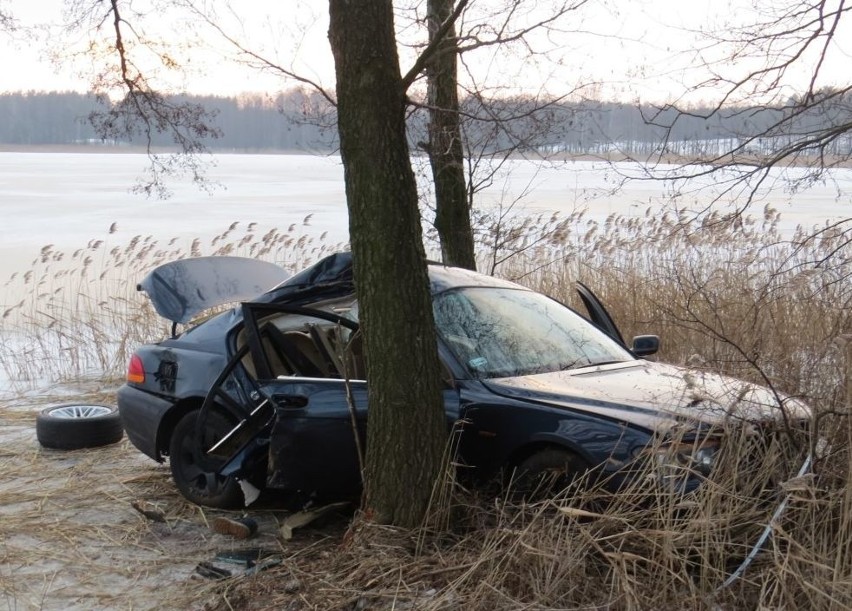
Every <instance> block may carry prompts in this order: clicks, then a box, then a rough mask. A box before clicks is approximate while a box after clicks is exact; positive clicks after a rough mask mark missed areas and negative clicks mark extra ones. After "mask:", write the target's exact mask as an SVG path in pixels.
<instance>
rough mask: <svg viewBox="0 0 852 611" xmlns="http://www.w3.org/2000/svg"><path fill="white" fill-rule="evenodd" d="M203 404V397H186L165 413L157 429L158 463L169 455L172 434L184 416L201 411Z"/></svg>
mask: <svg viewBox="0 0 852 611" xmlns="http://www.w3.org/2000/svg"><path fill="white" fill-rule="evenodd" d="M203 403H204V397H187V398H185V399H181V400H180V401H178V402H177V403H175V404H174V406H173V407H172V408H171V409H170V410H169V411H167V412H166V413H165V415H164V416H163V418H162V420H160V426H159V428H158V429H157V446H156V447H157V457H158V460H159V461H160V462H163V457H164V456H168V454H169V445H170V444H171V441H172V433H173V432H174V430H175V427H176V426H177V423H178V422H180V420H181V418H183V417H184V416H185V415H186V414H188V413H189V412H191V411H193V410H198V409H201V405H202V404H203Z"/></svg>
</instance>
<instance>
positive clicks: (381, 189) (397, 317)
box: [329, 0, 447, 527]
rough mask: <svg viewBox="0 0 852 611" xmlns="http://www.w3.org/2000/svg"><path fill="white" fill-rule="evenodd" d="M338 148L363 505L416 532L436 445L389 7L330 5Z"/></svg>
mask: <svg viewBox="0 0 852 611" xmlns="http://www.w3.org/2000/svg"><path fill="white" fill-rule="evenodd" d="M329 9H330V10H329V13H330V17H331V20H330V26H329V40H330V42H331V48H332V52H333V54H334V63H335V72H336V77H337V103H338V107H337V112H338V130H339V133H340V151H341V157H342V159H343V167H344V176H345V181H346V200H347V205H348V209H349V232H350V242H351V245H352V256H353V261H354V266H355V284H356V294H357V297H358V303H359V319H360V323H361V329H362V333H363V335H364V349H365V359H366V365H367V379H368V381H369V403H370V405H369V418H368V423H367V453H366V466H365V482H364V485H365V510H366V512H367V514H368V515H370V516H371V517H372V519H374V520H376V521H379V522H382V523H390V524H395V525H399V526H409V527H410V526H416V525H418V524H419V523H420V522H421V521H422V518H423V517H424V512H425V510H426V508H427V505H428V501H429V497H430V495H431V492H432V487H433V485H434V483H435V481H436V479H437V477H438V475H439V473H440V468H441V460H442V456H443V450H444V446H445V442H446V439H447V427H446V423H445V416H444V408H443V401H442V398H441V390H440V389H441V378H440V368H439V363H438V356H437V347H436V338H435V329H434V321H433V317H432V300H431V295H430V291H429V280H428V276H427V272H426V262H425V261H426V257H425V252H424V248H423V237H422V227H421V219H420V212H419V210H418V206H417V187H416V183H415V178H414V173H413V171H412V169H411V160H410V155H409V150H408V143H407V140H406V132H405V106H406V97H405V92H404V90H403V85H402V77H401V75H400V70H399V58H398V56H397V51H396V40H395V34H394V24H393V10H392V3H391V1H390V0H380V1H377V0H330V2H329Z"/></svg>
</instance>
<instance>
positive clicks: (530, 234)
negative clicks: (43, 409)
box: [0, 209, 852, 609]
mask: <svg viewBox="0 0 852 611" xmlns="http://www.w3.org/2000/svg"><path fill="white" fill-rule="evenodd" d="M778 220H779V219H778V214H777V213H776V212H775V211H773V210H769V209H767V210H766V211H765V213H764V215H763V216H762V217H761V218H758V219H749V218H741V217H738V218H734V217H730V218H726V217H721V216H719V215H715V214H709V215H706V216H704V217H703V218H699V219H694V218H691V217H687V216H686V215H679V214H677V213H673V212H669V213H667V214H664V213H657V212H656V211H649V213H648V214H647V215H646V216H644V217H632V218H627V217H615V216H614V217H611V218H610V219H608V220H607V222H606V223H603V224H597V223H593V222H587V221H585V220H584V219H583V217H582V215H579V214H578V215H575V216H572V217H569V218H565V219H560V218H541V219H532V220H529V219H528V220H517V221H513V222H514V223H515V224H514V225H513V224H512V223H511V222H508V221H509V220H508V219H502V220H501V222H500V223H499V224H498V223H494V224H493V225H491V226H490V227H486V228H485V229H486V230H485V232H484V235H485V236H490V237H488V238H485V239H484V240H483V246H482V248H483V250H482V252H483V261H487V262H488V263H490V264H494V263H495V262H498V261H499V264H497V265H496V266H495V269H496V273H498V274H500V275H503V276H506V277H509V278H512V279H516V280H518V281H520V282H522V283H525V284H528V285H530V286H533V287H535V288H536V289H538V290H540V291H542V292H545V293H548V294H551V295H553V296H555V297H557V298H559V299H561V300H563V301H566V302H572V303H573V301H574V296H573V293H572V291H573V289H572V283H573V281H574V280H575V279H582V280H584V281H585V282H586V283H587V284H589V285H590V286H592V287H593V288H594V289H595V291H596V292H597V293H598V294H599V295H600V296H601V297H602V299H603V300H604V302H605V303H606V304H607V305H608V306H609V307H610V312H611V314H612V315H613V318H614V319H615V320H616V321H617V322H618V323H619V324H620V325H621V327H622V331H623V332H624V334H625V336H626V337H628V338H629V337H630V336H632V335H634V334H640V333H657V334H659V335H660V336H661V337H662V340H663V349H662V352H661V356H660V358H661V359H662V360H667V361H671V362H675V363H680V364H684V363H688V364H690V365H691V366H694V367H696V368H699V369H709V370H714V371H722V372H724V373H728V374H732V375H735V376H737V377H740V378H745V379H748V380H751V381H756V382H759V383H761V384H763V385H767V386H769V387H771V388H772V389H775V390H777V391H778V392H784V393H788V394H791V395H793V396H795V397H797V398H800V399H802V400H805V401H807V402H808V403H809V404H810V405H811V406H812V407H813V408H814V410H815V414H816V415H815V418H814V420H813V423H812V426H811V431H810V433H811V434H810V435H809V436H806V438H801V437H800V438H797V441H798V442H799V443H800V444H801V446H800V448H801V449H802V450H803V451H807V450H815V449H816V448H817V446H819V447H820V448H822V449H823V452H822V453H821V454H819V456H818V459H817V460H816V461H815V464H814V472H813V474H805V475H803V476H801V477H796V472H797V469H798V466H799V463H798V462H797V461H800V460H801V456H802V455H801V454H799V453H794V454H795V456H792V455H785V456H784V457H783V460H779V459H778V455H777V454H773V455H774V456H776V458H775V459H773V460H772V461H771V465H772V466H771V470H772V471H773V474H772V476H771V477H770V475H769V472H768V470H770V467H769V466H767V465H769V464H770V463H766V462H761V463H759V464H755V463H750V464H749V465H746V466H744V465H742V464H739V463H737V462H736V461H734V462H732V463H730V465H729V466H728V469H729V471H727V475H725V476H722V475H720V476H719V478H718V479H717V480H716V483H715V484H714V485H713V486H706V487H705V488H703V489H702V490H700V491H699V492H698V493H697V494H694V495H691V496H689V497H688V498H686V499H684V498H682V497H680V496H678V495H674V494H671V495H666V494H661V495H657V496H656V497H654V499H653V502H648V491H647V490H644V489H634V490H630V491H627V492H626V493H624V494H620V495H618V496H617V497H612V498H609V499H606V502H602V499H601V498H600V496H599V493H597V492H595V491H588V490H581V489H577V490H573V491H569V493H567V494H565V495H564V496H562V497H560V498H557V499H550V500H546V501H542V502H539V503H534V504H520V505H519V504H514V503H509V502H507V501H506V500H505V499H504V498H503V497H499V496H490V497H489V496H485V495H479V496H477V495H475V494H473V493H470V492H468V491H464V490H460V489H458V488H456V487H451V488H450V489H449V490H450V492H449V493H446V494H442V495H441V499H442V500H441V501H440V502H438V501H436V503H435V507H434V508H433V509H434V512H435V514H434V515H435V518H434V520H433V521H432V526H431V527H429V528H424V529H422V530H418V531H413V532H409V531H399V530H395V529H389V528H385V527H381V526H377V525H375V524H371V523H370V522H369V520H364V519H362V518H363V517H358V518H356V520H355V521H354V522H353V523H352V526H351V528H348V529H347V526H346V524H345V523H343V524H341V523H336V524H333V527H332V528H331V530H329V531H328V532H329V535H330V536H329V537H327V538H320V535H318V534H317V533H316V532H313V533H311V534H310V535H299V536H296V537H295V538H294V539H293V541H291V542H286V543H285V542H283V540H281V539H280V538H279V537H278V536H276V533H277V532H278V526H279V524H280V520H281V517H282V514H281V513H280V512H275V511H270V512H269V513H267V514H264V513H262V512H261V514H260V515H262V516H265V517H264V520H266V522H265V523H264V524H262V525H261V532H265V533H267V534H269V536H270V540H269V542H270V544H274V545H275V546H277V549H278V550H279V551H280V553H281V554H282V556H283V558H284V561H283V562H282V564H281V565H280V566H279V567H276V568H272V569H269V570H268V571H266V572H264V573H262V574H259V575H257V576H256V577H252V578H251V579H245V578H233V579H228V580H225V581H223V582H215V583H211V582H207V581H200V582H199V581H195V580H192V579H190V575H191V573H192V570H193V567H194V566H195V563H197V562H198V561H199V557H203V556H204V555H205V554H208V553H209V552H210V551H211V550H213V549H214V548H216V547H217V545H221V544H222V541H221V540H220V539H216V537H219V535H215V536H213V535H211V534H210V533H209V530H208V529H207V527H206V525H205V519H206V517H207V514H206V513H205V512H203V511H201V510H199V509H198V508H196V507H192V506H188V505H186V504H185V503H182V502H181V501H180V500H179V498H178V496H177V495H176V493H175V492H174V489H173V486H172V484H171V482H170V481H169V480H168V476H167V470H166V469H165V468H163V467H160V466H157V465H155V464H153V463H151V462H150V461H148V460H147V459H144V458H143V457H141V456H140V455H139V454H138V453H137V452H135V450H133V449H132V448H131V447H129V445H128V443H127V442H126V441H125V442H122V443H121V444H118V445H116V446H112V447H109V448H104V449H101V450H93V451H88V452H80V453H77V452H75V453H65V454H63V453H51V452H47V451H45V450H41V449H39V448H38V447H37V446H36V445H35V441H34V435H33V434H32V431H31V423H32V422H33V421H34V418H35V413H34V411H33V409H34V407H35V406H36V405H37V404H40V403H43V400H42V399H29V400H24V401H19V402H15V403H14V404H13V402H12V401H11V399H10V400H9V402H8V404H7V408H6V409H4V410H3V411H2V418H3V429H2V435H3V444H2V450H0V481H2V482H3V484H0V498H1V499H2V502H1V503H0V507H2V509H0V511H2V513H3V519H2V521H0V550H2V558H3V560H2V563H0V583H2V585H3V591H4V595H5V596H6V599H7V601H11V602H9V603H8V605H7V606H8V607H9V608H19V609H20V608H40V607H44V608H74V607H78V608H92V607H97V608H105V607H133V608H201V607H204V606H205V605H207V606H208V608H216V609H231V608H252V609H255V608H256V609H552V608H607V609H647V608H660V609H683V608H698V609H703V608H706V609H711V608H712V609H741V608H813V609H845V608H850V607H852V552H850V550H852V491H850V487H849V486H848V485H847V483H848V480H849V472H850V466H852V456H850V454H849V447H850V441H852V439H850V437H851V436H852V432H850V431H852V427H850V423H849V414H850V409H852V374H850V369H852V348H850V346H852V342H850V341H849V339H848V336H849V334H852V281H850V280H852V252H850V237H852V236H850V231H851V230H850V228H849V227H848V226H844V225H838V226H834V227H823V228H816V230H813V228H803V229H801V230H800V231H799V232H798V233H797V234H796V235H794V236H792V237H790V236H781V235H780V233H779V231H778ZM240 231H242V233H240ZM288 240H289V241H288ZM320 242H321V241H320ZM175 246H176V245H174V244H172V245H170V246H169V247H161V246H159V245H157V244H156V243H155V242H154V241H153V240H152V239H150V238H149V239H147V240H146V239H142V238H139V239H138V240H136V241H135V242H134V243H133V244H129V245H122V246H118V245H114V246H112V247H111V248H112V250H106V245H96V242H92V243H90V245H89V246H88V248H87V249H83V251H82V252H80V253H79V254H75V255H71V256H67V255H64V254H63V253H56V252H53V251H52V249H50V248H49V247H46V250H45V251H44V252H43V256H42V258H41V259H40V260H39V261H36V262H35V263H34V267H33V270H31V271H30V272H29V274H28V275H27V274H25V275H24V276H20V277H17V278H14V279H12V280H11V281H10V283H9V284H8V285H7V290H9V291H12V292H15V291H17V292H18V294H20V295H21V297H20V300H22V301H21V303H17V304H14V305H12V306H10V307H9V308H7V310H6V312H5V315H4V317H3V319H2V324H3V327H2V332H3V334H4V337H16V336H17V337H20V338H21V340H20V342H19V343H18V344H15V343H14V342H12V343H9V342H4V343H3V344H2V347H0V363H2V366H3V369H4V370H5V371H6V373H7V375H8V376H9V377H10V378H12V379H15V380H17V384H18V388H27V387H34V386H36V387H37V386H38V384H39V383H40V381H43V379H45V378H49V379H51V380H61V379H78V378H85V377H86V375H87V373H90V372H93V371H100V372H104V371H106V372H108V374H109V375H111V376H120V375H121V373H122V371H123V368H124V363H125V362H126V359H127V356H128V354H129V351H130V350H132V349H133V347H134V346H135V345H137V344H138V343H140V342H144V341H148V340H150V339H152V338H156V337H160V336H163V335H165V334H166V333H167V329H165V328H164V327H163V326H162V323H161V322H160V321H157V320H156V316H155V315H154V313H153V312H151V311H150V309H148V306H147V305H146V304H145V300H144V299H142V298H141V297H140V296H137V295H136V294H135V291H133V288H134V287H135V282H136V281H137V280H138V279H139V278H140V277H141V276H142V275H143V274H144V273H147V271H148V270H149V269H150V268H151V267H153V266H154V265H156V264H158V263H160V262H164V261H165V260H169V259H171V258H175V257H177V256H183V255H188V254H211V253H218V254H244V255H249V256H261V257H263V258H268V259H271V260H276V261H277V262H279V263H284V264H287V265H293V266H294V267H301V266H303V265H304V263H306V262H307V261H308V260H311V259H315V258H318V257H319V256H321V255H322V254H323V253H325V252H328V250H333V249H334V247H328V248H327V247H325V246H322V245H321V243H316V242H310V241H309V240H308V239H307V238H305V239H304V240H302V238H297V237H296V234H295V228H291V230H290V231H289V232H284V233H282V234H276V235H268V236H255V235H254V234H252V232H251V230H250V228H245V229H244V230H241V229H238V228H237V226H236V225H233V226H232V227H231V228H229V229H228V230H227V231H226V232H224V233H223V234H222V235H220V236H217V238H216V239H215V240H214V241H213V243H212V244H209V245H201V244H194V245H191V246H190V248H189V249H176V248H175ZM173 248H175V249H174V250H173ZM294 252H295V253H297V254H295V255H294V254H293V253H294ZM87 261H88V262H87ZM60 263H66V264H68V271H67V272H62V273H61V275H60V272H58V271H55V270H56V269H57V266H58V265H59V264H60ZM31 287H37V290H35V291H32V292H30V291H31ZM69 287H71V288H69ZM27 294H29V295H31V296H30V297H26V296H25V295H27ZM69 295H70V297H69ZM16 301H17V300H16ZM16 346H24V352H23V353H21V352H20V348H18V347H16ZM57 354H61V355H68V356H67V358H66V359H64V360H65V363H63V364H60V363H58V362H57V359H56V355H57ZM52 400H53V399H52ZM743 443H744V442H743ZM731 447H734V448H739V447H742V446H741V445H738V444H731ZM826 448H827V450H826ZM756 481H759V482H770V483H769V485H768V488H767V489H766V490H765V491H764V492H763V493H762V494H757V493H756V490H757V489H758V487H755V486H753V485H750V484H749V482H756ZM785 497H786V498H788V505H787V508H786V511H785V512H784V513H783V515H782V516H781V517H780V518H778V519H776V520H773V519H772V517H773V511H774V509H775V507H776V506H777V503H778V502H779V501H780V500H781V499H783V498H785ZM136 498H145V499H147V500H150V501H153V502H155V503H159V504H160V505H161V506H162V508H163V510H164V515H165V516H166V523H165V525H159V524H156V523H150V522H148V521H145V520H144V519H143V518H142V517H141V516H140V515H139V514H138V513H137V512H135V511H134V510H133V508H132V507H131V506H130V502H131V501H132V500H134V499H136ZM766 524H771V529H770V531H771V535H770V536H769V537H768V539H767V542H766V545H765V546H764V549H763V551H762V552H761V554H759V555H758V556H757V559H756V560H755V562H754V563H753V564H751V565H750V566H749V567H748V569H747V570H746V571H745V572H744V573H743V574H742V576H741V577H739V578H737V579H736V580H734V581H733V582H732V583H730V584H729V585H723V584H725V581H726V579H727V578H728V577H729V576H730V575H731V573H732V571H734V570H735V569H736V567H737V565H738V564H739V562H740V561H742V559H744V558H745V557H746V555H747V554H748V550H749V547H750V546H751V545H753V543H754V542H755V541H756V539H757V538H758V536H759V535H760V534H761V532H762V530H763V528H764V526H765V525H766ZM255 544H256V543H253V545H255ZM152 601H156V602H152ZM158 603H159V604H158Z"/></svg>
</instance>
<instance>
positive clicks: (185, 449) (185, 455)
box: [169, 410, 243, 509]
mask: <svg viewBox="0 0 852 611" xmlns="http://www.w3.org/2000/svg"><path fill="white" fill-rule="evenodd" d="M197 418H198V410H195V411H192V412H189V413H188V414H186V415H185V416H184V417H183V418H181V419H180V421H179V422H178V423H177V426H175V428H174V431H172V438H171V441H170V443H169V466H170V467H171V470H172V477H173V478H174V480H175V485H176V486H177V488H178V490H180V493H181V494H182V495H183V496H184V497H186V499H187V500H189V501H192V502H193V503H195V504H196V505H205V506H207V507H216V508H219V509H236V508H238V507H241V506H242V503H243V492H242V489H241V488H240V485H239V483H238V482H237V480H236V479H235V478H233V477H222V476H221V475H217V474H216V472H215V471H210V470H209V469H210V468H211V466H210V465H207V464H205V465H204V466H202V465H199V464H198V462H197V460H196V456H197V454H196V452H197V450H196V448H198V447H199V444H203V445H202V446H201V447H209V446H211V445H212V444H213V443H214V442H215V441H217V440H218V439H221V438H222V436H224V435H225V434H226V433H227V432H228V431H230V430H231V429H232V428H233V425H232V424H230V423H229V422H228V421H227V420H226V419H225V418H223V417H222V416H220V415H218V414H215V413H212V414H209V415H208V417H207V426H206V427H205V430H204V432H203V436H204V439H201V440H198V439H196V430H195V421H196V419H197ZM214 468H215V465H214Z"/></svg>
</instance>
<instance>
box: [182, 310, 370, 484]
mask: <svg viewBox="0 0 852 611" xmlns="http://www.w3.org/2000/svg"><path fill="white" fill-rule="evenodd" d="M241 307H242V310H243V318H244V325H243V327H242V329H241V330H239V331H238V332H237V333H236V334H235V336H234V337H233V344H234V348H235V352H234V354H233V356H232V357H231V359H230V361H229V362H228V365H227V366H226V367H225V369H224V370H223V372H222V374H221V375H220V376H219V378H218V379H217V380H216V382H215V383H214V384H213V386H212V387H211V389H210V392H209V393H208V395H207V398H206V399H205V401H204V404H203V406H202V409H201V412H200V414H199V418H198V423H197V426H198V427H200V428H201V429H203V428H204V427H206V426H207V424H206V423H207V421H208V420H209V419H210V418H211V417H212V415H213V414H215V413H219V414H222V413H224V414H226V415H227V417H228V418H229V419H230V420H231V421H232V422H234V423H235V424H234V426H233V428H231V430H230V431H228V432H227V434H225V435H224V436H222V437H221V438H220V439H218V440H217V441H216V442H215V443H213V444H212V445H210V447H206V448H198V452H199V456H198V461H199V463H202V464H204V465H205V467H206V468H210V469H211V470H213V471H215V472H216V473H217V475H218V476H221V477H232V478H236V479H237V480H244V481H250V482H252V483H253V484H254V485H259V487H269V488H276V489H283V490H287V491H290V492H293V493H299V494H301V495H305V496H313V495H317V496H319V495H323V494H324V493H325V492H326V491H334V493H335V494H338V493H343V494H346V495H349V494H352V493H356V492H357V490H358V489H359V487H360V483H361V478H360V460H359V453H360V448H362V447H363V442H364V436H365V434H366V408H367V388H366V381H365V380H364V379H363V377H364V376H363V362H362V358H361V341H360V334H359V333H358V324H357V323H355V322H353V321H352V320H350V319H349V318H347V317H345V316H343V315H340V314H337V313H334V312H329V311H325V310H321V309H314V308H304V307H299V306H288V305H280V304H263V303H245V304H243V305H242V306H241ZM356 431H357V435H356ZM196 438H199V439H200V438H202V437H201V436H200V435H198V436H196Z"/></svg>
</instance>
